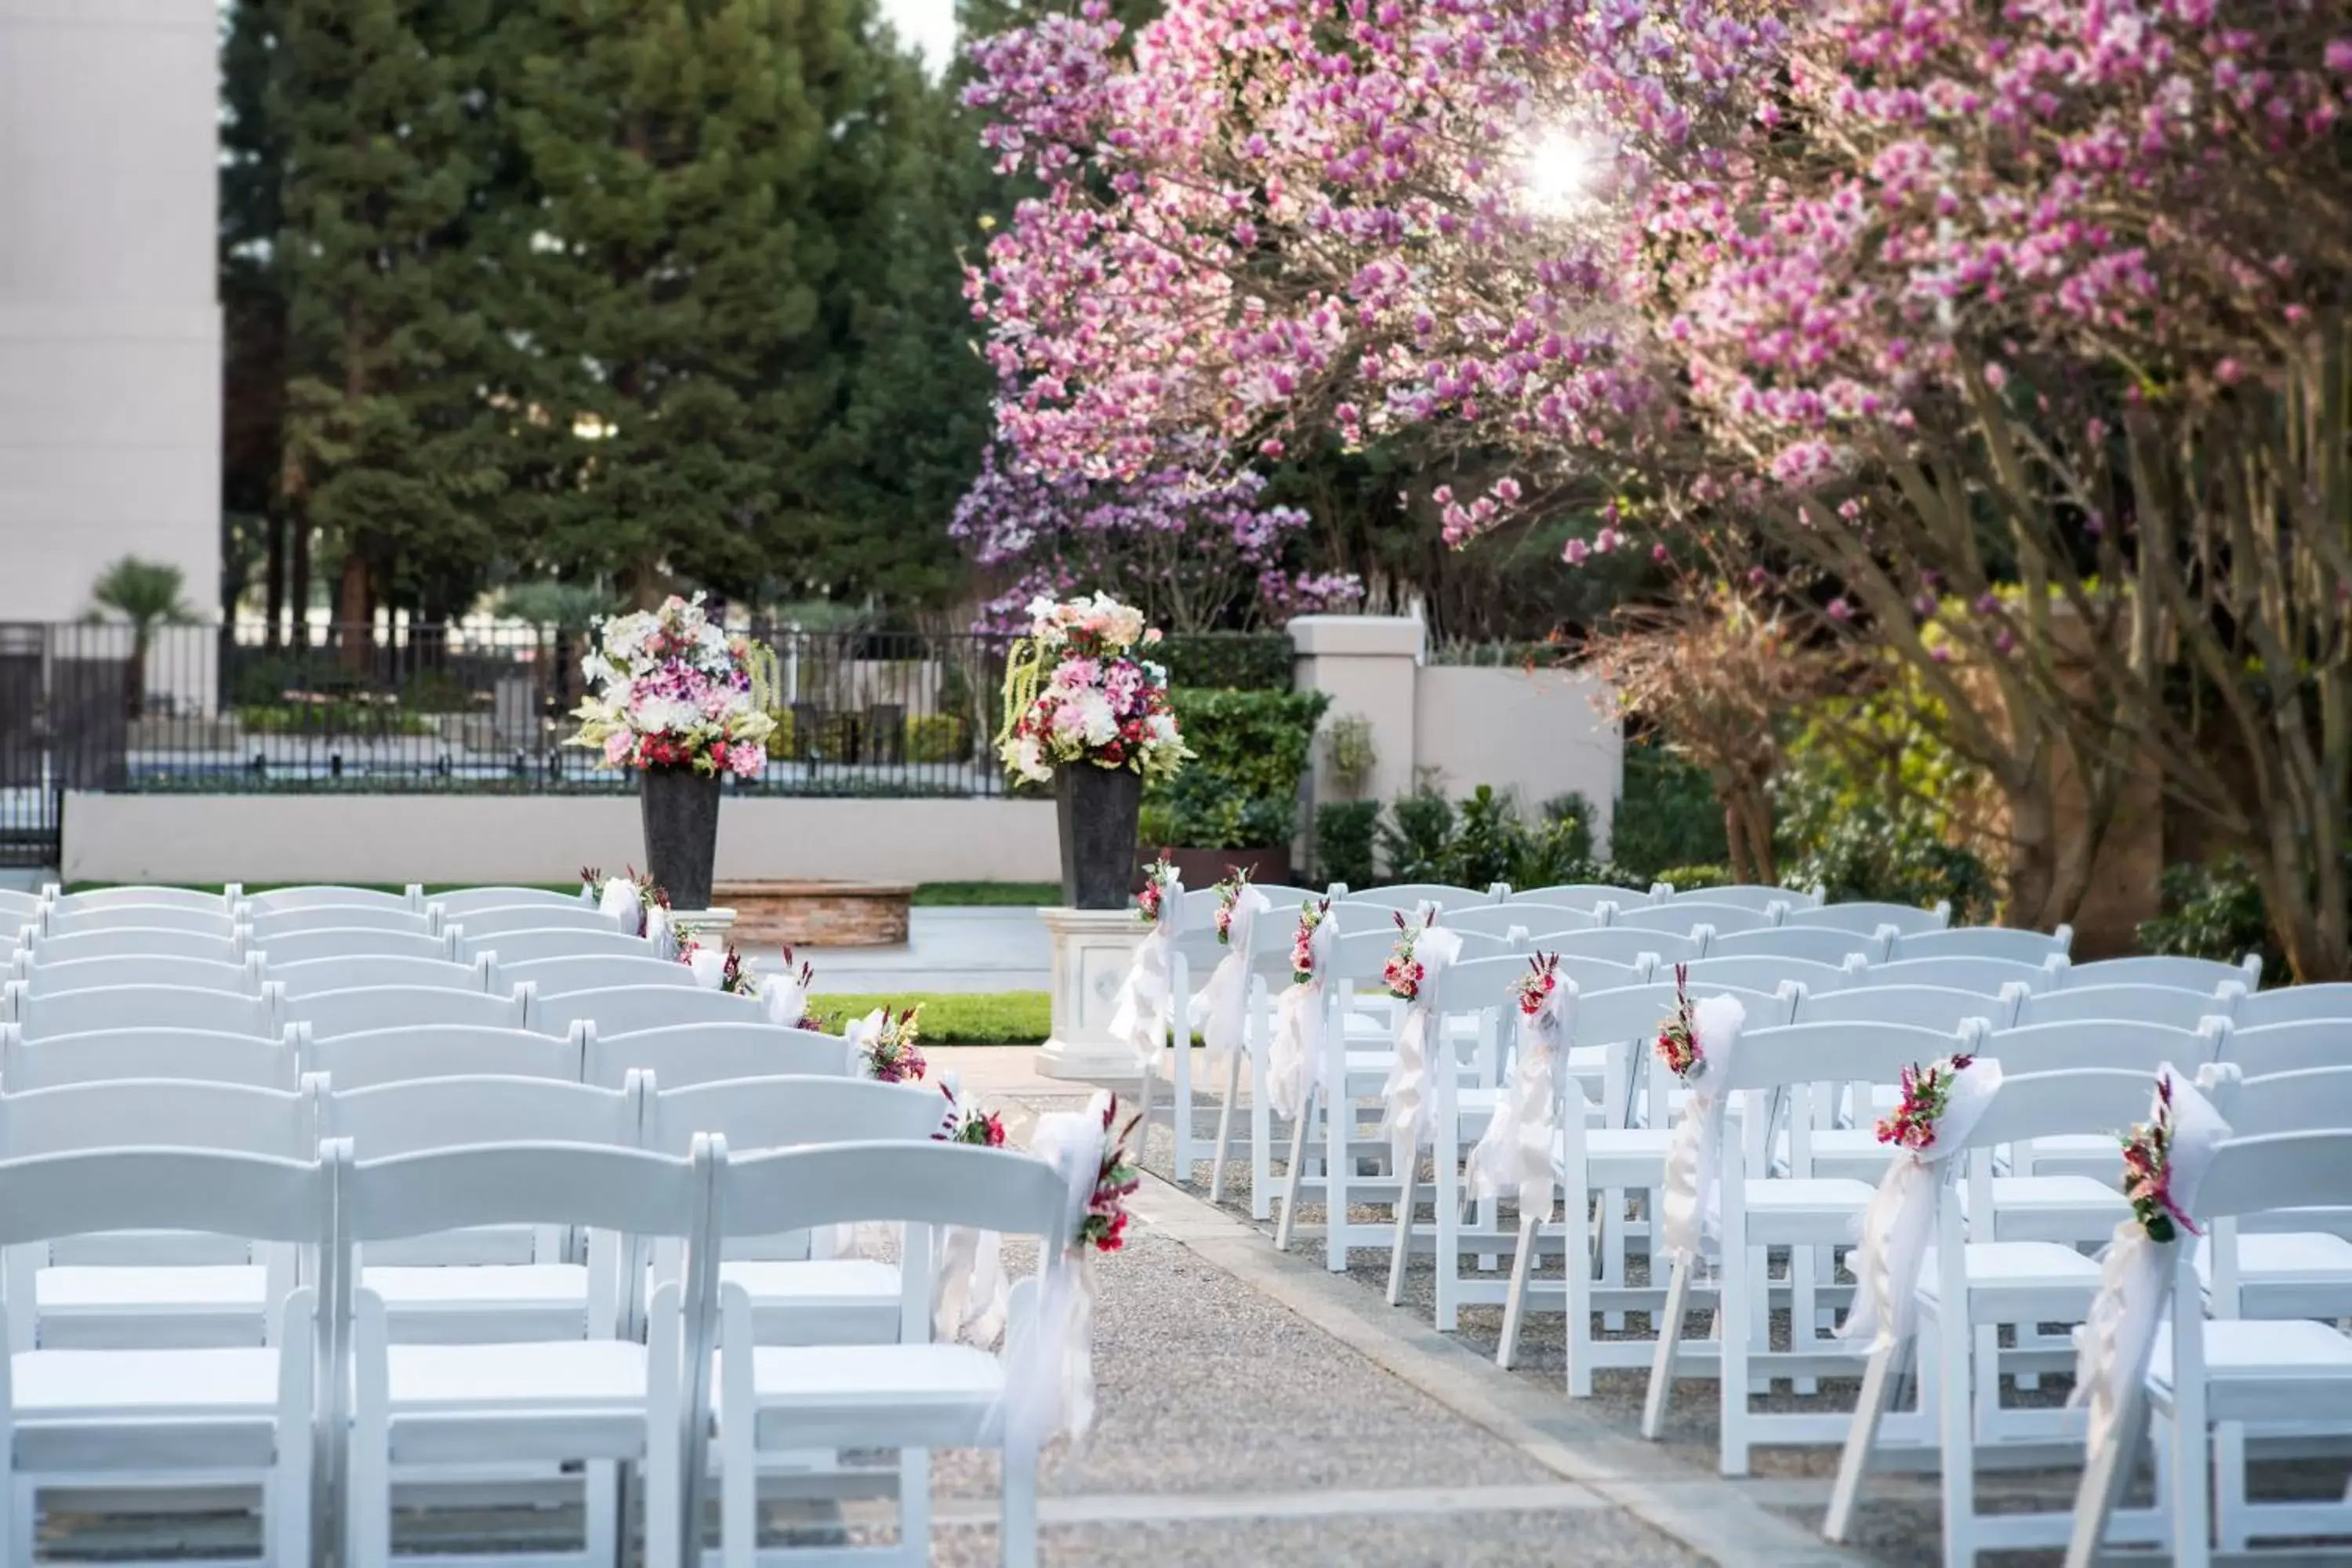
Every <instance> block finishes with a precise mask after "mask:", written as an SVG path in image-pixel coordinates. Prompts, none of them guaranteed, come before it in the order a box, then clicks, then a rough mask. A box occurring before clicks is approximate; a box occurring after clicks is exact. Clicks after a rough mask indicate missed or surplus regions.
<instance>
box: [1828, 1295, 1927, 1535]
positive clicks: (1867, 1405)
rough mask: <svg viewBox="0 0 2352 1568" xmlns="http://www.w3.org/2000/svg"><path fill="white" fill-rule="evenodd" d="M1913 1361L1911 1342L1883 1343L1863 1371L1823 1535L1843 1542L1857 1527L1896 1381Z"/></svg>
mask: <svg viewBox="0 0 2352 1568" xmlns="http://www.w3.org/2000/svg"><path fill="white" fill-rule="evenodd" d="M1909 1360H1910V1345H1909V1343H1908V1342H1905V1343H1902V1344H1889V1345H1882V1346H1880V1347H1879V1348H1878V1349H1877V1350H1874V1351H1873V1352H1870V1365H1869V1367H1868V1369H1867V1370H1865V1371H1864V1373H1863V1374H1862V1398H1861V1399H1860V1401H1859V1402H1858V1403H1856V1405H1854V1408H1853V1426H1850V1427H1848V1428H1847V1429H1846V1435H1845V1450H1844V1452H1843V1453H1841V1454H1840V1455H1839V1456H1838V1469H1837V1485H1836V1486H1835V1487H1834V1488H1832V1489H1831V1491H1830V1511H1829V1517H1828V1518H1827V1519H1825V1520H1823V1521H1822V1539H1823V1540H1825V1541H1834V1542H1843V1541H1845V1540H1847V1539H1848V1538H1849V1536H1850V1534H1851V1532H1852V1531H1853V1510H1854V1508H1855V1505H1856V1504H1858V1503H1859V1502H1861V1500H1862V1483H1863V1479H1864V1477H1865V1476H1867V1475H1868V1474H1869V1473H1870V1460H1871V1457H1872V1454H1873V1453H1874V1450H1875V1449H1876V1448H1877V1447H1878V1429H1879V1426H1880V1425H1881V1424H1882V1423H1883V1422H1884V1421H1885V1418H1886V1407H1887V1405H1889V1404H1890V1403H1891V1402H1892V1401H1893V1399H1894V1397H1895V1383H1896V1381H1897V1380H1898V1379H1899V1378H1901V1377H1902V1375H1903V1367H1904V1363H1906V1362H1907V1361H1909Z"/></svg>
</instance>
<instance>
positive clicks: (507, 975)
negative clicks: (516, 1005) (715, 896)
mask: <svg viewBox="0 0 2352 1568" xmlns="http://www.w3.org/2000/svg"><path fill="white" fill-rule="evenodd" d="M493 984H496V986H497V987H498V988H499V990H505V989H506V988H507V987H509V986H510V985H524V984H529V985H534V986H536V987H538V989H539V994H540V998H541V1001H542V1002H551V1001H553V1000H554V999H555V998H557V997H559V996H568V995H571V994H574V993H576V992H581V991H604V990H608V989H612V988H614V987H629V988H636V987H642V986H660V987H666V988H667V987H676V988H678V989H682V990H694V989H698V987H699V985H700V982H698V981H697V980H696V979H695V977H694V971H693V970H692V969H691V968H689V967H688V966H687V965H686V964H683V963H678V962H677V960H676V959H670V958H656V957H654V956H652V955H651V954H650V953H648V954H646V956H645V957H642V958H614V957H611V956H608V955H604V954H590V955H588V956H585V957H580V958H538V959H533V960H531V961H530V963H500V964H499V966H498V971H497V973H496V976H495V979H494V982H493ZM722 994H724V993H722ZM743 1000H745V1001H749V1000H750V998H749V997H746V998H743Z"/></svg>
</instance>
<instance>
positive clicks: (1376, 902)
mask: <svg viewBox="0 0 2352 1568" xmlns="http://www.w3.org/2000/svg"><path fill="white" fill-rule="evenodd" d="M1335 901H1336V902H1338V903H1340V904H1344V905H1347V906H1349V907H1350V908H1359V907H1360V908H1361V909H1363V910H1403V911H1404V912H1405V913H1407V914H1411V913H1412V911H1413V910H1416V909H1419V908H1420V907H1421V906H1422V905H1423V904H1435V905H1436V906H1437V907H1438V908H1439V909H1441V910H1469V909H1475V908H1477V907H1478V906H1479V905H1481V904H1492V903H1498V902H1501V901H1502V900H1499V899H1497V898H1496V895H1495V892H1494V890H1493V889H1488V890H1486V891H1485V892H1481V891H1479V890H1478V889H1475V888H1457V887H1454V886H1453V885H1452V884H1450V883H1446V882H1399V883H1396V884H1394V885H1393V886H1391V887H1386V888H1354V889H1349V892H1348V895H1347V897H1345V898H1343V899H1339V900H1335Z"/></svg>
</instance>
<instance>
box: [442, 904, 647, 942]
mask: <svg viewBox="0 0 2352 1568" xmlns="http://www.w3.org/2000/svg"><path fill="white" fill-rule="evenodd" d="M441 908H442V910H443V912H444V918H445V919H446V921H448V923H449V924H450V925H451V926H453V927H456V928H457V930H459V931H462V932H463V933H464V937H465V940H466V941H467V942H476V943H479V944H481V945H483V946H496V945H497V944H496V943H495V942H488V940H487V939H488V938H490V937H495V936H503V935H505V934H506V933H507V932H508V931H607V932H611V933H612V934H614V935H616V936H617V935H629V934H634V933H630V932H624V931H618V930H616V929H615V928H614V924H613V917H612V916H611V915H608V914H606V913H604V911H603V910H599V909H598V908H597V907H596V906H595V905H593V904H583V903H579V902H577V901H566V900H551V901H549V902H545V903H531V904H511V905H507V906H504V907H499V906H492V907H490V908H487V909H484V908H475V909H470V910H467V911H466V912H465V913H463V914H457V913H455V912H451V911H450V910H449V905H448V903H447V902H446V900H444V901H443V902H442V905H441Z"/></svg>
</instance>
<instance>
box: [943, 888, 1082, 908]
mask: <svg viewBox="0 0 2352 1568" xmlns="http://www.w3.org/2000/svg"><path fill="white" fill-rule="evenodd" d="M1061 901H1062V886H1061V884H1060V883H1058V882H923V883H920V884H919V885H918V886H917V887H916V889H915V896H914V897H913V898H912V899H910V900H908V902H909V903H911V904H912V905H914V907H915V908H917V909H933V910H967V909H990V908H1012V909H1030V910H1034V909H1038V908H1040V907H1042V906H1045V905H1047V904H1058V903H1060V902H1061Z"/></svg>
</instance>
